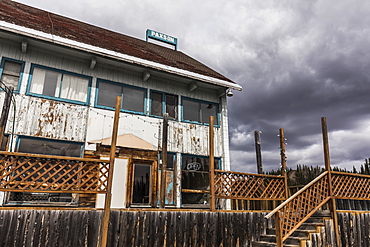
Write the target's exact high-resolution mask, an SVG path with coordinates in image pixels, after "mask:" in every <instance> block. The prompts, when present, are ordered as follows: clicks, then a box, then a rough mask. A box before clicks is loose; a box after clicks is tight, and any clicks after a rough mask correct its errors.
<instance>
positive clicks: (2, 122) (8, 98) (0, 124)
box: [0, 87, 13, 147]
mask: <svg viewBox="0 0 370 247" xmlns="http://www.w3.org/2000/svg"><path fill="white" fill-rule="evenodd" d="M4 91H5V99H4V105H3V111H2V112H1V119H0V147H2V145H3V139H4V133H5V128H6V122H7V120H8V116H9V109H10V103H11V102H12V97H13V87H8V88H5V89H4Z"/></svg>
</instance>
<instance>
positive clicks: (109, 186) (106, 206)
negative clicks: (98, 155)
mask: <svg viewBox="0 0 370 247" xmlns="http://www.w3.org/2000/svg"><path fill="white" fill-rule="evenodd" d="M120 108H121V97H120V96H117V98H116V109H115V112H114V121H113V131H112V140H111V141H112V142H111V147H110V155H109V172H108V184H107V194H106V196H105V202H104V216H103V222H102V230H101V231H102V232H101V245H100V246H101V247H106V246H107V240H108V228H109V217H110V206H111V202H112V181H113V171H114V159H115V156H116V145H117V134H118V123H119V112H120Z"/></svg>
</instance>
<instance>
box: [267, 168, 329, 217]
mask: <svg viewBox="0 0 370 247" xmlns="http://www.w3.org/2000/svg"><path fill="white" fill-rule="evenodd" d="M326 174H328V171H325V172H323V173H321V174H320V175H319V176H318V177H316V178H315V179H314V180H312V181H311V182H309V183H308V184H307V185H306V186H304V187H303V188H302V189H300V190H299V191H297V192H296V193H295V194H294V195H292V196H291V197H289V198H288V199H287V200H285V201H284V202H283V203H281V204H280V205H279V206H278V207H277V208H275V209H274V210H272V211H271V212H270V213H268V214H267V215H266V216H265V218H266V219H268V218H270V217H271V216H273V215H274V214H276V213H277V212H278V211H279V210H280V209H281V208H283V207H284V206H285V205H286V204H288V203H289V202H290V201H292V200H293V199H294V198H296V197H297V196H299V195H300V194H302V193H303V192H304V191H305V190H306V189H308V188H309V187H310V186H311V185H313V184H315V183H316V182H317V181H318V180H320V179H321V178H322V177H324V176H325V175H326Z"/></svg>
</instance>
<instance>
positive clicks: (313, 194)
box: [279, 175, 329, 240]
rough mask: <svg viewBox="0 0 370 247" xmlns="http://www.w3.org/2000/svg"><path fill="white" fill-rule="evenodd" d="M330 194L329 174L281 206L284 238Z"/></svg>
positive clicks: (280, 213)
mask: <svg viewBox="0 0 370 247" xmlns="http://www.w3.org/2000/svg"><path fill="white" fill-rule="evenodd" d="M328 196H329V190H328V176H327V175H325V176H324V177H322V178H321V179H320V180H318V181H317V182H316V183H314V184H313V185H311V186H310V187H308V188H307V189H306V190H304V191H303V192H301V193H300V194H299V195H298V196H296V197H295V198H294V199H293V200H291V201H290V202H289V203H288V204H286V205H285V206H284V207H283V208H281V209H280V211H279V218H280V222H281V229H282V238H283V240H285V239H286V238H287V237H288V236H289V235H288V233H289V232H290V231H291V230H293V229H294V228H295V227H297V226H298V224H299V223H300V222H301V221H302V220H303V219H304V218H305V217H307V215H308V214H310V213H311V212H312V211H313V210H314V209H315V208H316V207H318V206H319V205H320V203H322V202H323V201H324V200H325V199H326V198H328Z"/></svg>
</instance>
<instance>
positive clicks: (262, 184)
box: [215, 171, 285, 200]
mask: <svg viewBox="0 0 370 247" xmlns="http://www.w3.org/2000/svg"><path fill="white" fill-rule="evenodd" d="M215 196H216V197H223V198H235V199H245V200H247V199H270V200H285V184H284V177H277V176H275V177H271V176H267V175H266V176H263V175H261V176H256V175H253V174H248V173H233V172H225V171H216V172H215Z"/></svg>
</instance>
